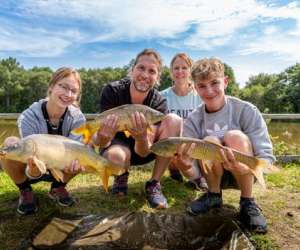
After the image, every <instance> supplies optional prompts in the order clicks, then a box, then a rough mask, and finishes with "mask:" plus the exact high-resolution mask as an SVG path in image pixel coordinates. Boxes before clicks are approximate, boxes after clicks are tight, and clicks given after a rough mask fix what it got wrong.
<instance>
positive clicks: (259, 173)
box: [251, 159, 272, 190]
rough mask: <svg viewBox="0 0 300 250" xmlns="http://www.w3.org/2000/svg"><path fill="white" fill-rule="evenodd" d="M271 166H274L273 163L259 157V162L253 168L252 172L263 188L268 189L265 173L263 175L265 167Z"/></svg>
mask: <svg viewBox="0 0 300 250" xmlns="http://www.w3.org/2000/svg"><path fill="white" fill-rule="evenodd" d="M270 166H272V164H270V162H269V161H267V160H265V159H258V163H257V165H256V166H255V168H254V169H251V172H252V174H253V175H254V176H255V178H256V179H257V182H258V184H260V185H261V187H262V188H263V190H266V189H267V187H266V182H265V179H264V175H263V169H266V168H269V167H270Z"/></svg>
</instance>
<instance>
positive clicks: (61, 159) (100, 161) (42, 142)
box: [0, 134, 125, 191]
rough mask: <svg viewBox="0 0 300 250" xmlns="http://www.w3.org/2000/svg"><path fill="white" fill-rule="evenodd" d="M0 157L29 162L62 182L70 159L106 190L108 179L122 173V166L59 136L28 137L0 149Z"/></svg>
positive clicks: (78, 143) (82, 145) (76, 142)
mask: <svg viewBox="0 0 300 250" xmlns="http://www.w3.org/2000/svg"><path fill="white" fill-rule="evenodd" d="M0 158H2V159H9V160H15V161H19V162H23V163H27V162H28V160H29V159H32V160H33V163H34V164H35V165H36V166H37V167H38V169H39V170H40V171H41V173H42V174H44V173H46V171H47V169H49V170H50V171H51V173H52V175H53V176H54V177H55V179H57V180H60V181H62V180H63V172H62V171H63V169H64V167H65V166H67V165H69V164H70V163H71V161H72V160H78V161H79V164H80V165H82V166H84V167H85V169H86V172H87V173H95V174H99V175H100V177H101V180H102V184H103V187H104V189H105V190H106V191H107V189H108V179H109V177H110V176H111V175H120V174H122V173H123V172H125V169H124V168H123V167H121V166H118V165H116V164H114V163H112V162H110V161H108V160H107V159H105V158H103V157H101V156H100V155H99V154H97V153H96V152H95V151H94V150H93V149H92V148H90V147H88V146H86V145H84V144H82V143H80V142H78V141H75V140H71V139H69V138H67V137H64V136H60V135H49V134H34V135H29V136H27V137H25V138H23V139H21V140H20V141H19V142H18V143H16V144H14V145H12V146H9V147H4V148H2V149H0Z"/></svg>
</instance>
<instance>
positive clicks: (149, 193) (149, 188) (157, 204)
mask: <svg viewBox="0 0 300 250" xmlns="http://www.w3.org/2000/svg"><path fill="white" fill-rule="evenodd" d="M145 189H146V198H147V201H148V203H149V205H150V207H152V208H158V209H163V208H167V207H168V202H167V199H166V198H165V196H164V195H163V194H162V192H161V186H160V183H159V182H158V181H156V180H152V181H147V182H146V187H145Z"/></svg>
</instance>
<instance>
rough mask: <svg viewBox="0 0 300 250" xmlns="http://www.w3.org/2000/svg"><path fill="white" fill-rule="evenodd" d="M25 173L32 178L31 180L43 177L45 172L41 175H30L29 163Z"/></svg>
mask: <svg viewBox="0 0 300 250" xmlns="http://www.w3.org/2000/svg"><path fill="white" fill-rule="evenodd" d="M25 175H26V176H27V177H28V178H29V179H31V180H36V179H39V178H41V177H42V175H43V174H42V173H41V174H40V175H39V176H32V175H30V174H29V167H28V165H27V166H26V168H25Z"/></svg>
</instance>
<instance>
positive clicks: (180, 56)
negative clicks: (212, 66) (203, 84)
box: [170, 53, 193, 87]
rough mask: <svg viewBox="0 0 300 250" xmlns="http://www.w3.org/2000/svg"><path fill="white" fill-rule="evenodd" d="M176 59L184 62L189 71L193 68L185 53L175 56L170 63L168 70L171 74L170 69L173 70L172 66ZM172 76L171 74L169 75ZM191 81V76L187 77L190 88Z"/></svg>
mask: <svg viewBox="0 0 300 250" xmlns="http://www.w3.org/2000/svg"><path fill="white" fill-rule="evenodd" d="M177 58H180V59H182V60H184V61H185V62H186V64H187V65H188V67H189V69H190V70H191V69H192V67H193V60H192V59H191V58H190V57H189V56H188V55H187V54H186V53H178V54H176V55H175V56H174V57H173V58H172V60H171V63H170V70H171V72H172V69H173V65H174V62H175V60H176V59H177ZM171 75H172V73H171ZM192 83H193V79H192V78H191V76H190V77H189V85H190V86H191V87H193V84H192Z"/></svg>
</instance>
